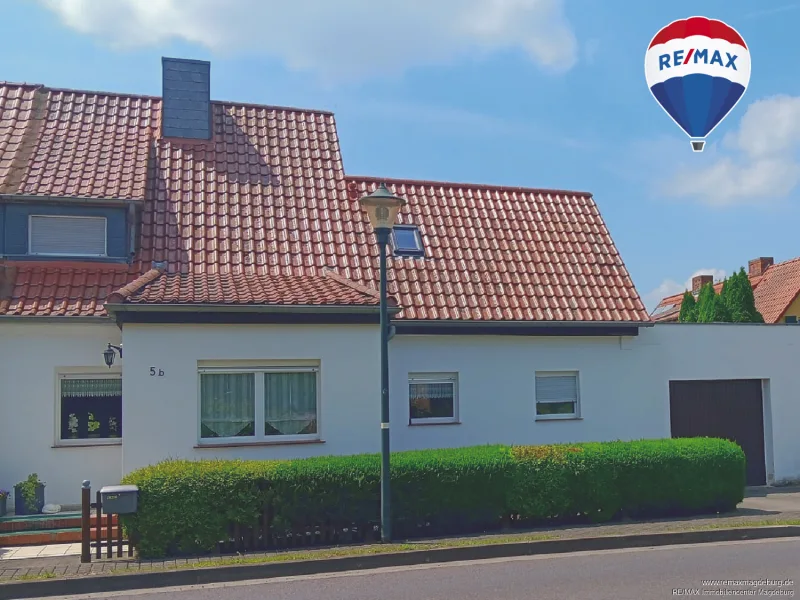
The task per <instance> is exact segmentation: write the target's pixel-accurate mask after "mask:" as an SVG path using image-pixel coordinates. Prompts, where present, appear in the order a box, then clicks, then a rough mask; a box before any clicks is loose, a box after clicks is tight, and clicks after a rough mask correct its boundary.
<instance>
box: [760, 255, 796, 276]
mask: <svg viewBox="0 0 800 600" xmlns="http://www.w3.org/2000/svg"><path fill="white" fill-rule="evenodd" d="M798 261H800V256H795V257H794V258H790V259H789V260H785V261H783V262H779V263H772V264H771V265H770V266H769V267H767V269H766V271H764V273H766V272H767V271H769V270H770V269H771V268H773V267H782V266H784V265H788V264H789V263H793V262H798Z"/></svg>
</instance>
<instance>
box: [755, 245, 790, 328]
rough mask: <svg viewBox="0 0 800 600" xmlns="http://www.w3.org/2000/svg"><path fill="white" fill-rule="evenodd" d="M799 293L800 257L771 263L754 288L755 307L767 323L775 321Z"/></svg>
mask: <svg viewBox="0 0 800 600" xmlns="http://www.w3.org/2000/svg"><path fill="white" fill-rule="evenodd" d="M799 293H800V258H795V259H792V260H787V261H786V262H783V263H780V264H777V265H772V266H771V267H769V268H768V269H767V270H766V272H765V273H764V276H763V277H762V278H761V280H760V282H759V283H758V284H757V287H756V288H755V290H754V294H755V297H756V309H758V312H760V313H761V314H762V316H763V317H764V321H766V322H767V323H776V322H778V321H779V320H780V318H781V317H782V316H783V313H785V312H786V309H787V308H789V306H790V305H791V304H792V302H794V301H795V299H796V298H797V295H798V294H799Z"/></svg>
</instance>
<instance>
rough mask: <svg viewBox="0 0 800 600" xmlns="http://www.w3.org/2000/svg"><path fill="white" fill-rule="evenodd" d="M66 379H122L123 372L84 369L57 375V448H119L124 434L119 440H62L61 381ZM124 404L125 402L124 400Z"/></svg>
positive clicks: (117, 370)
mask: <svg viewBox="0 0 800 600" xmlns="http://www.w3.org/2000/svg"><path fill="white" fill-rule="evenodd" d="M64 379H120V380H121V379H122V372H121V371H120V370H119V369H116V370H112V371H109V370H105V371H101V370H99V369H83V370H79V371H78V370H76V371H73V370H67V369H64V370H59V371H58V372H57V373H56V393H55V399H56V410H55V413H56V422H55V444H54V445H55V446H56V447H64V446H119V445H121V444H122V434H121V435H120V436H119V437H118V438H81V439H75V440H73V439H62V438H61V381H62V380H64ZM123 402H124V400H123Z"/></svg>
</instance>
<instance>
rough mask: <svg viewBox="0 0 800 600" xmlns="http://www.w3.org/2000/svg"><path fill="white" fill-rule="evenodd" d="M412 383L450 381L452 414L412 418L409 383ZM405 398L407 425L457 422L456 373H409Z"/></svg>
mask: <svg viewBox="0 0 800 600" xmlns="http://www.w3.org/2000/svg"><path fill="white" fill-rule="evenodd" d="M413 383H452V384H453V416H452V417H428V418H422V419H413V418H412V417H411V384H413ZM407 385H408V387H407V388H406V390H407V396H406V400H407V402H408V423H409V425H446V424H449V423H458V422H459V420H458V373H455V372H453V373H419V372H417V373H409V374H408V384H407Z"/></svg>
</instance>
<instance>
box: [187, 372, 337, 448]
mask: <svg viewBox="0 0 800 600" xmlns="http://www.w3.org/2000/svg"><path fill="white" fill-rule="evenodd" d="M234 373H253V374H254V375H255V387H254V390H253V396H254V397H253V401H254V402H255V403H256V407H255V428H254V429H255V435H253V436H234V437H215V438H204V437H202V433H203V431H202V429H203V428H202V408H201V404H200V403H201V402H202V387H201V386H202V377H201V376H202V375H209V374H213V375H226V374H234ZM265 373H315V374H316V376H317V432H316V433H309V434H306V435H266V434H265V433H264V423H265V421H264V377H263V375H264V374H265ZM320 380H321V377H320V368H319V366H286V367H283V366H257V367H256V366H254V367H245V366H242V367H210V366H201V367H198V369H197V445H198V446H220V445H225V446H228V445H231V446H248V445H251V444H262V445H263V444H276V445H279V444H288V443H293V442H305V441H318V440H320V439H321V437H320V431H321V419H320V414H321V408H320V399H321V396H322V394H321V387H322V386H321V385H320V384H321V381H320Z"/></svg>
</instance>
